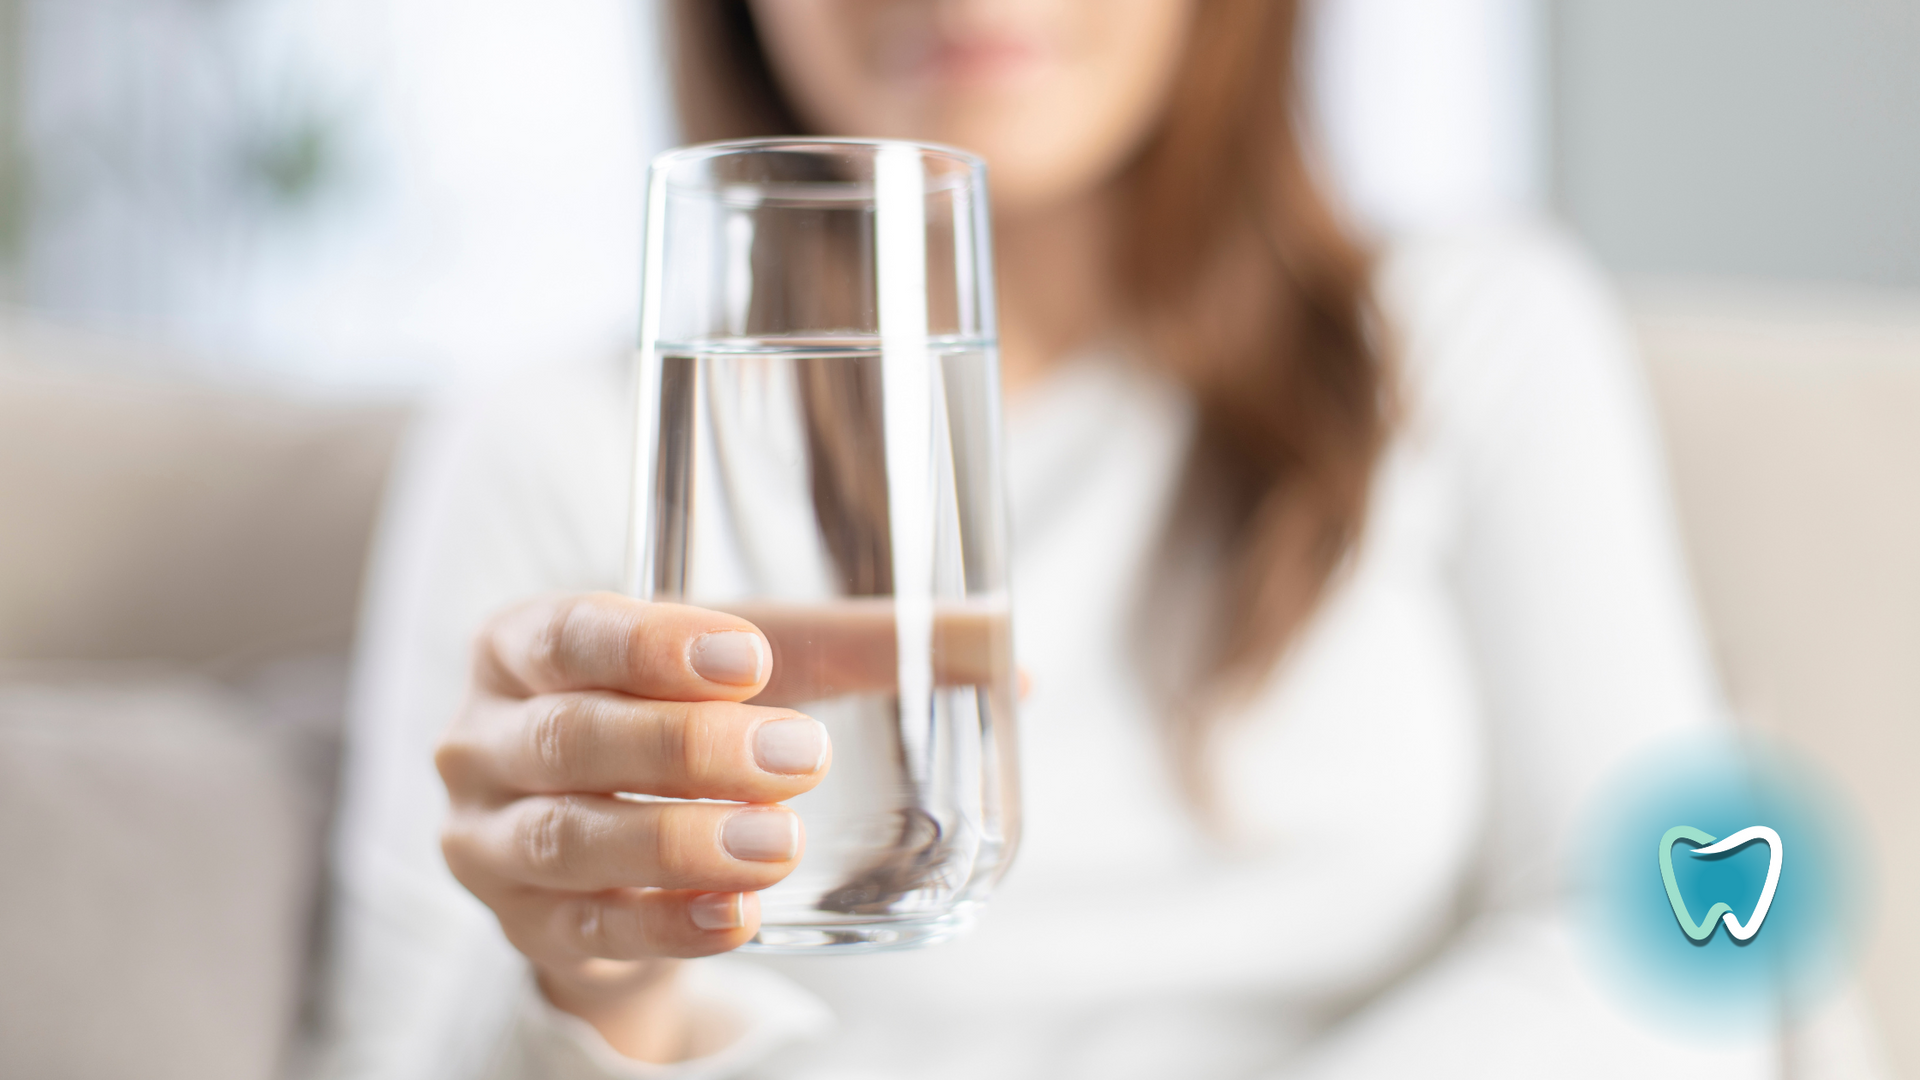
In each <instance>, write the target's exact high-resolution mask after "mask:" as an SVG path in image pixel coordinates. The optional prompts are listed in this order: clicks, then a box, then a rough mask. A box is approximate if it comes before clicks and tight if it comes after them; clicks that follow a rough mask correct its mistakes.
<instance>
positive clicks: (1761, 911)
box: [1660, 819, 1786, 941]
mask: <svg viewBox="0 0 1920 1080" xmlns="http://www.w3.org/2000/svg"><path fill="white" fill-rule="evenodd" d="M1669 820H1671V819H1669ZM1682 840H1685V841H1687V842H1688V843H1690V844H1693V845H1695V846H1694V848H1693V850H1692V851H1691V852H1689V854H1691V855H1695V856H1702V855H1718V854H1720V853H1721V852H1723V851H1732V850H1733V849H1735V848H1737V847H1740V846H1741V845H1743V844H1749V843H1752V842H1753V841H1755V840H1759V841H1763V842H1764V843H1765V844H1766V845H1767V856H1768V857H1767V883H1766V884H1765V885H1763V886H1762V887H1761V889H1760V900H1759V902H1758V903H1756V904H1754V906H1753V914H1752V915H1750V916H1748V918H1747V921H1746V922H1744V923H1743V922H1741V921H1740V920H1739V919H1737V918H1735V917H1734V914H1733V908H1732V906H1730V905H1728V904H1726V903H1723V902H1720V901H1715V902H1714V904H1713V906H1712V907H1710V908H1708V909H1707V913H1706V915H1705V916H1704V917H1702V918H1701V920H1700V921H1699V922H1694V921H1693V916H1692V915H1691V914H1690V913H1689V912H1688V910H1687V902H1686V900H1685V899H1683V898H1682V897H1681V895H1680V883H1679V882H1678V881H1676V880H1674V876H1673V845H1675V844H1676V843H1679V842H1680V841H1682ZM1785 854H1786V852H1785V849H1784V848H1783V847H1782V845H1781V843H1780V834H1779V833H1777V832H1774V831H1773V830H1772V829H1769V828H1767V827H1766V826H1765V825H1750V826H1748V827H1747V828H1744V829H1741V830H1740V831H1739V832H1737V833H1734V834H1733V835H1731V836H1729V837H1727V838H1726V839H1725V840H1716V839H1715V838H1714V836H1713V835H1712V834H1711V833H1706V832H1702V831H1701V830H1699V829H1696V828H1694V827H1693V826H1691V825H1675V826H1674V827H1673V828H1671V829H1668V830H1667V832H1666V835H1664V836H1662V837H1661V838H1660V880H1661V882H1663V883H1664V884H1665V885H1666V887H1667V902H1668V903H1670V904H1672V905H1673V917H1674V918H1675V919H1678V920H1679V921H1680V929H1681V930H1683V931H1685V932H1686V935H1687V937H1689V938H1691V939H1693V940H1694V941H1705V940H1707V939H1708V938H1709V937H1712V936H1713V928H1714V926H1715V924H1716V923H1721V922H1724V923H1725V924H1726V927H1727V933H1729V934H1731V935H1733V939H1734V940H1735V941H1747V940H1749V939H1751V938H1752V937H1753V935H1755V934H1757V933H1759V932H1760V924H1761V923H1762V922H1764V921H1766V918H1767V910H1768V909H1769V908H1771V907H1772V906H1773V894H1774V890H1775V889H1777V888H1779V886H1780V863H1781V861H1782V859H1783V858H1784V857H1785Z"/></svg>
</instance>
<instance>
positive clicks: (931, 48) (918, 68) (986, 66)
mask: <svg viewBox="0 0 1920 1080" xmlns="http://www.w3.org/2000/svg"><path fill="white" fill-rule="evenodd" d="M895 55H896V57H898V60H899V61H900V62H899V63H897V64H896V65H894V67H895V70H896V72H897V73H899V74H902V75H907V76H909V77H912V78H916V79H926V80H929V81H933V82H939V83H945V84H948V85H957V86H967V87H986V86H992V85H995V84H1001V83H1008V82H1015V81H1022V80H1025V79H1029V78H1032V77H1033V76H1034V75H1036V74H1037V73H1039V71H1040V70H1041V69H1042V68H1043V67H1044V66H1045V65H1046V64H1047V63H1048V62H1049V61H1051V60H1052V59H1053V52H1052V50H1050V49H1048V48H1046V47H1045V46H1043V45H1041V44H1040V43H1038V42H1035V41H1031V40H1026V39H1020V38H1011V37H1004V38H969V39H953V38H938V39H934V40H930V41H921V42H917V43H915V44H914V45H913V46H910V47H908V48H905V49H902V50H900V51H899V52H897V53H896V54H895Z"/></svg>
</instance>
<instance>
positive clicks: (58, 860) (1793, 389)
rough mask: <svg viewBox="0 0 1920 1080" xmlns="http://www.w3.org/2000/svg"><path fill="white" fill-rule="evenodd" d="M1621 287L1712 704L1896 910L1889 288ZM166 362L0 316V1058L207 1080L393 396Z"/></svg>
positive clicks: (235, 1059) (1919, 1015)
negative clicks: (1821, 816)
mask: <svg viewBox="0 0 1920 1080" xmlns="http://www.w3.org/2000/svg"><path fill="white" fill-rule="evenodd" d="M1634 303H1635V310H1636V312H1637V313H1638V315H1639V318H1640V322H1641V327H1642V331H1643V336H1644V339H1645V342H1646V344H1647V347H1648V355H1649V359H1650V369H1651V373H1652V377H1653V384H1654V386H1655V388H1656V390H1657V392H1658V399H1659V403H1660V407H1661V409H1662V412H1663V415H1664V419H1665V421H1666V426H1667V429H1668V437H1669V442H1670V449H1671V453H1672V457H1673V462H1674V471H1675V477H1676V486H1677V489H1678V493H1679V496H1680V505H1681V510H1682V515H1683V518H1684V521H1685V524H1686V527H1687V530H1688V541H1689V544H1690V547H1691V550H1692V557H1693V562H1694V568H1695V575H1696V579H1697V581H1698V585H1699V590H1700V593H1701V599H1702V601H1703V603H1704V607H1705V610H1706V612H1707V615H1708V617H1709V620H1710V622H1711V625H1712V629H1713V632H1714V635H1715V640H1716V644H1717V646H1718V649H1719V653H1720V659H1721V662H1722V665H1723V670H1724V673H1725V676H1726V678H1727V681H1728V684H1729V686H1730V688H1731V690H1732V693H1733V696H1734V698H1735V701H1736V703H1737V704H1738V706H1739V707H1740V708H1741V710H1742V711H1743V714H1744V715H1745V716H1747V717H1748V718H1750V719H1751V721H1752V722H1753V723H1755V724H1757V725H1759V726H1762V727H1764V728H1767V729H1769V730H1772V731H1775V732H1778V733H1779V734H1780V735H1782V736H1783V737H1784V738H1786V739H1788V740H1790V741H1793V742H1794V743H1796V744H1798V745H1800V746H1803V747H1805V748H1806V749H1807V752H1808V753H1809V754H1811V755H1812V756H1814V757H1815V758H1817V759H1819V760H1820V761H1821V762H1822V763H1824V764H1825V765H1826V766H1827V768H1828V769H1830V770H1831V772H1832V773H1833V774H1834V775H1835V776H1836V777H1837V778H1838V779H1839V780H1840V781H1841V783H1842V784H1843V785H1844V787H1845V788H1846V790H1847V791H1848V792H1850V793H1851V795H1852V796H1853V798H1854V799H1855V800H1856V801H1857V803H1858V805H1859V808H1860V810H1861V812H1862V816H1863V817H1864V818H1865V819H1866V820H1867V821H1868V822H1869V823H1870V824H1871V826H1872V829H1873V836H1872V840H1873V842H1874V846H1875V847H1876V848H1877V849H1878V850H1879V851H1880V852H1881V853H1882V855H1883V861H1882V863H1881V865H1880V868H1879V871H1880V878H1879V880H1880V886H1881V887H1880V896H1881V897H1882V907H1883V914H1884V911H1885V909H1887V908H1890V907H1892V906H1893V905H1896V904H1903V903H1904V904H1905V905H1906V906H1907V908H1908V909H1909V910H1910V909H1911V903H1912V902H1911V900H1905V899H1902V898H1909V897H1912V896H1914V895H1916V894H1920V846H1916V845H1914V844H1912V843H1911V842H1906V841H1903V839H1902V838H1903V837H1906V836H1910V835H1912V834H1913V833H1914V832H1915V831H1916V830H1920V794H1916V792H1915V791H1914V789H1913V787H1912V784H1911V781H1910V780H1909V777H1910V775H1911V773H1912V771H1913V767H1914V765H1915V763H1916V762H1920V300H1914V301H1904V300H1899V299H1884V298H1883V299H1877V300H1876V299H1870V298H1868V299H1863V298H1860V297H1820V296H1813V295H1806V294H1795V295H1781V296H1769V295H1764V294H1755V293H1753V292H1750V291H1749V292H1719V293H1715V292H1712V291H1706V290H1701V289H1697V288H1695V289H1686V288H1675V287H1669V288H1664V289H1652V290H1645V291H1642V292H1639V293H1637V294H1635V299H1634ZM165 367H166V365H163V364H156V363H154V362H153V361H152V360H151V358H148V357H145V356H141V355H137V354H135V353H132V352H129V351H127V350H124V349H117V348H114V347H111V346H103V345H100V344H99V343H97V342H90V341H82V340H79V339H76V338H73V337H69V336H64V335H59V334H54V333H51V332H47V331H44V330H32V329H28V328H24V327H22V326H21V325H20V324H19V323H18V322H17V320H16V321H15V322H14V323H12V324H5V323H0V658H3V659H0V867H4V868H5V871H4V873H5V875H6V877H5V879H4V887H3V888H0V1075H3V1076H7V1077H16V1076H17V1077H76V1078H92V1077H102V1078H104V1077H123V1076H135V1075H138V1076H143V1077H148V1078H152V1080H166V1078H172V1077H180V1078H188V1077H191V1078H194V1080H227V1078H234V1080H239V1078H260V1077H266V1076H269V1075H271V1074H272V1073H274V1071H275V1070H276V1069H280V1068H283V1067H285V1066H286V1065H287V1064H288V1063H289V1062H290V1061H291V1060H292V1058H293V1057H294V1056H295V1055H297V1052H298V1050H297V1045H296V1040H295V1039H294V1036H293V1033H294V1032H295V1031H296V1030H297V1022H298V1019H299V1012H300V1009H301V1006H302V1000H301V994H302V987H303V986H304V985H305V970H306V960H307V957H308V955H309V946H310V942H311V940H312V931H313V918H314V913H315V912H314V897H315V896H316V895H317V894H318V883H319V880H320V874H321V868H322V860H321V837H322V835H323V829H324V823H325V818H326V813H327V807H328V804H329V801H330V796H331V792H332V762H333V760H334V755H335V753H336V752H337V726H336V725H337V719H338V716H339V712H340V703H341V692H342V678H343V673H344V655H345V651H346V649H347V646H348V640H349V633H350V627H351V623H352V615H353V606H354V599H355V592H356V588H357V582H358V578H359V572H360V565H361V561H362V556H363V552H364V549H365V545H366V541H367V537H368V533H369V530H370V528H371V523H372V518H373V514H374V508H375V503H376V501H377V498H378V492H379V488H380V485H381V481H382V478H383V476H384V474H385V470H386V466H387V462H388V459H389V457H390V455H391V452H392V449H393V446H394V443H395V439H396V435H397V432H398V430H399V427H400V424H401V421H402V412H401V410H399V409H397V408H393V407H385V406H369V405H364V404H362V405H351V406H349V405H341V404H326V403H315V402H311V401H306V402H302V401H295V400H291V399H286V398H282V397H278V396H275V395H271V394H264V393H257V392H243V391H237V390H210V389H205V388H193V387H190V386H187V385H183V384H180V383H178V382H170V381H161V380H156V379H148V378H145V377H142V376H141V375H139V374H138V373H139V372H140V371H143V370H158V369H162V368H165ZM129 372H132V373H133V374H131V375H130V374H129ZM1865 985H1866V987H1867V990H1868V996H1869V999H1870V1004H1871V1007H1872V1009H1873V1011H1874V1012H1876V1013H1877V1015H1878V1018H1879V1020H1880V1021H1881V1026H1882V1028H1883V1029H1884V1031H1885V1033H1886V1035H1887V1036H1888V1040H1889V1042H1890V1043H1891V1044H1892V1047H1891V1048H1892V1050H1893V1051H1894V1054H1895V1057H1896V1059H1897V1061H1898V1062H1899V1063H1900V1064H1902V1065H1904V1067H1905V1072H1906V1075H1912V1076H1920V937H1917V936H1916V935H1915V934H1914V933H1913V931H1912V930H1910V929H1909V930H1905V931H1897V930H1896V929H1895V928H1894V927H1893V925H1892V923H1891V921H1890V920H1886V919H1884V918H1882V919H1881V920H1880V924H1879V928H1878V929H1877V930H1876V931H1875V934H1874V936H1873V937H1872V939H1871V948H1870V952H1869V955H1868V958H1867V962H1866V966H1865ZM1788 1049H1789V1052H1790V1053H1789V1059H1790V1060H1792V1059H1793V1056H1794V1055H1793V1053H1792V1051H1793V1050H1794V1048H1793V1047H1789V1048H1788ZM1795 1071H1796V1072H1800V1073H1803V1074H1807V1075H1812V1074H1814V1073H1817V1072H1819V1071H1820V1070H1818V1069H1811V1068H1798V1069H1796V1070H1795Z"/></svg>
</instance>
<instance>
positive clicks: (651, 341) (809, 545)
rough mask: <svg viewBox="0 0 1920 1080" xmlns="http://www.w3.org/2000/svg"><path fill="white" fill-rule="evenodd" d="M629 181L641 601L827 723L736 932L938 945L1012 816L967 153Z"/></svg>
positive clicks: (1011, 736)
mask: <svg viewBox="0 0 1920 1080" xmlns="http://www.w3.org/2000/svg"><path fill="white" fill-rule="evenodd" d="M647 198H648V201H647V234H646V235H647V240H646V256H645V258H646V263H645V268H644V285H643V289H644V292H643V304H642V315H641V341H640V362H639V367H640V372H639V374H640V378H639V394H638V410H639V416H638V420H639V424H638V430H639V437H638V441H637V449H636V455H635V457H636V462H635V473H634V477H635V498H634V513H633V531H632V542H631V545H630V582H629V587H630V590H631V591H632V592H633V594H634V595H637V596H640V597H643V598H647V599H652V600H662V601H674V602H680V603H688V604H696V605H699V606H701V607H707V608H713V609H717V610H721V611H728V612H732V613H734V614H737V615H740V616H742V617H744V618H747V619H749V620H751V621H752V622H753V623H754V624H755V625H757V626H758V627H759V628H760V629H761V631H762V632H763V633H764V634H765V635H766V637H767V640H768V641H769V642H770V643H771V644H772V647H773V673H772V676H771V679H770V681H769V682H768V685H767V687H766V690H765V691H764V692H763V693H762V694H761V695H760V696H759V697H757V698H755V699H754V701H755V703H757V704H768V705H780V706H791V707H793V708H796V709H799V710H801V711H803V712H805V713H807V714H808V715H810V716H812V717H814V718H816V719H818V720H819V721H821V722H822V723H824V724H825V725H826V726H827V728H828V730H829V732H830V733H831V735H832V738H833V748H834V756H833V767H832V769H831V771H830V773H829V775H828V776H827V778H826V779H825V780H823V781H822V782H821V784H820V785H819V786H818V787H817V788H816V789H815V790H813V791H811V792H809V793H807V794H805V795H802V796H800V797H799V798H797V799H794V800H793V801H792V803H791V804H790V805H791V806H792V808H793V809H794V810H795V811H796V812H797V813H799V815H800V817H801V820H802V821H803V822H804V823H805V826H806V850H805V854H804V856H803V857H802V859H801V860H800V864H799V867H798V868H797V869H796V870H795V871H794V873H793V874H792V875H791V876H790V877H788V878H787V879H786V880H785V881H783V882H781V883H780V884H779V885H776V886H774V887H773V888H771V889H768V890H766V891H765V892H763V893H761V899H760V904H761V908H760V910H761V923H760V932H759V934H758V935H757V936H756V937H755V938H754V939H753V940H752V941H751V942H750V943H749V944H748V945H747V946H746V948H748V949H750V950H758V951H764V952H800V951H809V952H810V951H814V950H819V949H823V948H824V949H883V948H900V947H909V946H914V945H923V944H928V943H931V942H935V941H939V940H942V939H945V938H947V937H950V936H952V935H953V934H955V933H957V932H959V931H961V930H963V929H964V928H965V927H967V926H968V925H969V924H970V922H971V921H972V919H973V918H974V916H975V914H976V913H977V911H978V909H979V907H980V905H981V903H982V902H983V901H984V900H985V899H986V898H987V894H988V892H989V891H990V890H991V889H992V888H993V886H994V884H995V882H996V881H998V879H999V878H1000V876H1001V874H1002V873H1004V872H1005V870H1006V868H1007V864H1008V861H1009V859H1011V857H1012V855H1013V851H1014V846H1015V844H1016V841H1017V839H1018V836H1019V827H1020V802H1019V789H1018V784H1017V772H1016V760H1015V741H1016V740H1015V732H1014V712H1013V697H1014V694H1013V682H1014V674H1013V660H1012V645H1011V641H1010V633H1009V625H1008V607H1007V524H1006V510H1005V489H1004V482H1003V478H1002V473H1001V436H1000V380H999V358H998V353H997V346H996V339H995V326H994V305H993V296H994V292H993V261H992V257H991V251H990V249H989V246H988V245H989V240H988V216H987V189H986V173H985V167H984V166H983V165H982V163H981V162H980V161H979V159H977V158H975V157H972V156H971V155H968V154H964V153H960V152H958V151H954V150H949V149H945V148H941V147H935V146H926V145H921V144H917V143H908V142H896V141H883V140H852V139H756V140H749V141H743V142H731V143H715V144H709V145H704V146H694V147H688V148H685V149H681V150H675V151H671V152H669V153H667V154H663V155H661V156H660V157H659V158H658V159H657V160H656V161H655V162H654V164H653V168H652V171H651V173H650V176H649V183H648V197H647Z"/></svg>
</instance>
